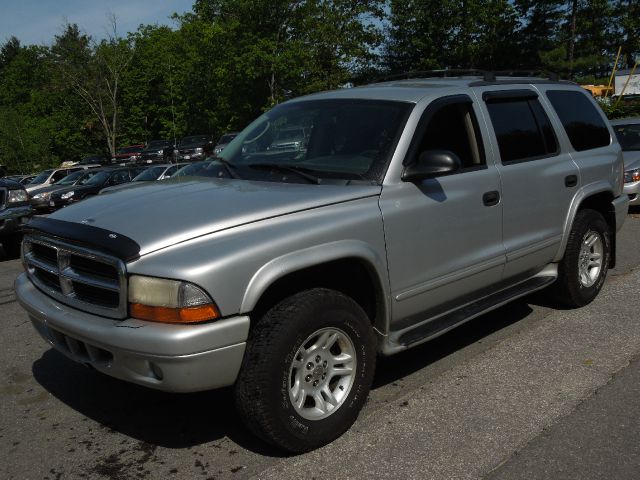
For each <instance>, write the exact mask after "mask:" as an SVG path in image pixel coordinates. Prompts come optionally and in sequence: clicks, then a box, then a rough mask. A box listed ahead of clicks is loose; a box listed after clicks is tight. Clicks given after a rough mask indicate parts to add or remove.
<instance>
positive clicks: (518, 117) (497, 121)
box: [487, 97, 558, 163]
mask: <svg viewBox="0 0 640 480" xmlns="http://www.w3.org/2000/svg"><path fill="white" fill-rule="evenodd" d="M487 109H488V110H489V116H490V117H491V123H492V124H493V129H494V131H495V132H496V138H497V140H498V147H499V149H500V158H501V159H502V163H510V162H519V161H527V160H535V159H538V158H544V157H548V156H551V155H554V154H556V153H557V152H558V143H557V141H556V136H555V133H554V131H553V128H552V126H551V123H550V121H549V118H548V117H547V114H546V113H545V111H544V109H543V108H542V106H541V105H540V102H539V101H538V99H537V98H500V97H496V98H493V99H488V100H487Z"/></svg>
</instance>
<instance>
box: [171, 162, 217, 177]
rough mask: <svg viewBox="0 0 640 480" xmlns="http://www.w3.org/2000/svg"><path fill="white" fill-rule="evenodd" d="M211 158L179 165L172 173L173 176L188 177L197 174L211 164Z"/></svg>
mask: <svg viewBox="0 0 640 480" xmlns="http://www.w3.org/2000/svg"><path fill="white" fill-rule="evenodd" d="M211 163H212V160H203V161H201V162H194V163H187V164H185V165H184V166H182V167H180V168H179V169H178V171H177V172H176V173H174V174H173V176H174V177H188V176H193V175H196V176H197V175H198V174H199V173H200V172H201V171H202V170H204V169H205V168H207V167H208V166H209V165H211Z"/></svg>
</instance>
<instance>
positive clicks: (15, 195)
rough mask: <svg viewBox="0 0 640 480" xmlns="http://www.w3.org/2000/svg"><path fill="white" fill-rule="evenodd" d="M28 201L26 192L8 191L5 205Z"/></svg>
mask: <svg viewBox="0 0 640 480" xmlns="http://www.w3.org/2000/svg"><path fill="white" fill-rule="evenodd" d="M28 199H29V195H27V191H26V190H9V196H8V198H7V203H19V202H26V201H27V200H28Z"/></svg>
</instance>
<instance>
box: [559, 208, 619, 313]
mask: <svg viewBox="0 0 640 480" xmlns="http://www.w3.org/2000/svg"><path fill="white" fill-rule="evenodd" d="M610 257H611V230H610V228H609V225H608V224H607V222H606V221H605V219H604V218H603V216H602V215H601V214H600V213H599V212H597V211H595V210H590V209H584V210H580V211H579V212H578V213H577V214H576V218H575V220H574V222H573V227H572V228H571V233H570V234H569V240H568V243H567V250H566V252H565V255H564V258H563V259H562V261H561V262H560V265H559V276H558V280H557V281H556V283H555V284H554V288H555V292H554V293H555V297H556V299H557V300H558V302H560V303H561V304H562V305H564V306H567V307H582V306H584V305H587V304H588V303H590V302H591V301H592V300H593V299H594V298H596V296H597V295H598V292H600V290H601V289H602V285H603V284H604V281H605V279H606V276H607V271H608V269H609V260H610Z"/></svg>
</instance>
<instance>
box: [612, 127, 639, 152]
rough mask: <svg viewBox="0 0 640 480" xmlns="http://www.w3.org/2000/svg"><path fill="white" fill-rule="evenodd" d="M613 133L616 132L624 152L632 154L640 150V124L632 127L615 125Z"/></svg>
mask: <svg viewBox="0 0 640 480" xmlns="http://www.w3.org/2000/svg"><path fill="white" fill-rule="evenodd" d="M613 131H614V132H616V137H617V138H618V142H620V146H621V147H622V151H624V152H631V151H638V150H640V123H635V124H632V125H615V126H614V127H613Z"/></svg>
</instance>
